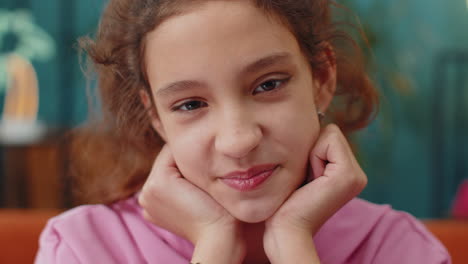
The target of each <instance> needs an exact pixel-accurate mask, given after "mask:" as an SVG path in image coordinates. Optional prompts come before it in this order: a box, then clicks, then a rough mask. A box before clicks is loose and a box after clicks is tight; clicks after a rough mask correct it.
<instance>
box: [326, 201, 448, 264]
mask: <svg viewBox="0 0 468 264" xmlns="http://www.w3.org/2000/svg"><path fill="white" fill-rule="evenodd" d="M317 237H318V239H320V242H321V243H322V245H324V246H327V245H328V246H329V245H332V243H335V244H336V243H338V244H340V247H341V248H343V249H344V250H342V254H341V255H340V257H341V261H345V262H346V263H428V264H432V263H434V264H435V263H440V264H442V263H451V262H450V256H449V254H448V252H447V250H446V249H445V247H444V246H443V245H442V244H441V243H440V242H439V241H438V240H437V239H436V238H435V237H434V236H433V235H432V234H431V233H430V232H429V231H428V230H427V228H426V227H425V226H424V225H423V224H422V223H421V222H420V221H419V220H417V219H416V218H414V217H413V216H412V215H410V214H408V213H406V212H402V211H397V210H393V209H392V208H391V207H390V206H389V205H377V204H373V203H370V202H367V201H364V200H361V199H354V200H352V201H350V202H349V203H348V204H347V205H346V206H344V207H343V208H342V209H341V210H340V211H338V212H337V213H336V214H335V215H334V216H333V217H332V218H331V219H330V220H329V221H328V222H327V223H326V224H325V225H324V226H323V228H322V230H321V231H320V232H319V233H318V234H317ZM322 250H324V251H325V252H326V251H327V250H326V249H325V248H323V249H322ZM325 255H327V254H326V253H325ZM330 258H333V257H330ZM335 263H338V262H335Z"/></svg>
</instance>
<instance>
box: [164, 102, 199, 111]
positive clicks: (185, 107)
mask: <svg viewBox="0 0 468 264" xmlns="http://www.w3.org/2000/svg"><path fill="white" fill-rule="evenodd" d="M206 106H208V104H207V103H205V102H202V101H196V100H192V101H186V102H184V103H182V104H180V105H176V106H174V107H173V108H172V111H194V110H197V109H198V108H202V107H206Z"/></svg>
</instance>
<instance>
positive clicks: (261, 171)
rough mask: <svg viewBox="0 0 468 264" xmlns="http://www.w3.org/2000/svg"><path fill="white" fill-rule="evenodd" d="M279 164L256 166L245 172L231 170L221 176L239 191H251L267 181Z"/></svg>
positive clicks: (222, 179)
mask: <svg viewBox="0 0 468 264" xmlns="http://www.w3.org/2000/svg"><path fill="white" fill-rule="evenodd" d="M278 167H279V165H271V164H270V165H261V166H256V167H253V168H251V169H249V170H248V171H245V172H240V171H236V172H231V173H229V174H227V175H226V176H225V177H223V178H221V181H223V182H224V183H225V184H226V185H228V186H229V187H231V188H234V189H236V190H238V191H242V192H245V191H250V190H253V189H255V188H257V187H258V186H260V185H261V184H262V183H263V182H265V181H266V180H267V179H268V178H269V177H270V176H271V175H272V174H273V172H275V171H276V169H277V168H278Z"/></svg>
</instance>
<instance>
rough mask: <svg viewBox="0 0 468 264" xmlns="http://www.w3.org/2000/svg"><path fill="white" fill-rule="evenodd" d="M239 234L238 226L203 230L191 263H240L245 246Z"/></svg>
mask: <svg viewBox="0 0 468 264" xmlns="http://www.w3.org/2000/svg"><path fill="white" fill-rule="evenodd" d="M241 234H242V232H241V230H240V224H237V225H235V226H224V227H218V226H214V227H211V228H207V229H205V230H204V232H203V233H202V234H200V236H199V238H198V239H197V241H196V244H195V250H194V252H193V256H192V261H191V263H200V264H211V263H213V264H214V263H216V264H217V263H223V264H224V263H226V264H240V263H242V261H243V259H244V257H245V254H246V246H245V241H244V240H243V238H242V235H241Z"/></svg>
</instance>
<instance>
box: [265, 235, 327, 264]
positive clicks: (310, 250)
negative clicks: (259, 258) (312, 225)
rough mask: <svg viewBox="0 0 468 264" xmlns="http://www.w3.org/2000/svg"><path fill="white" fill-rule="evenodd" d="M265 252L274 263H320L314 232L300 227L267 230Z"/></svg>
mask: <svg viewBox="0 0 468 264" xmlns="http://www.w3.org/2000/svg"><path fill="white" fill-rule="evenodd" d="M263 242H264V243H263V244H264V249H265V253H266V255H267V257H268V259H269V260H270V262H271V263H272V264H276V263H298V264H302V263H304V264H305V263H307V264H311V263H313V264H318V263H320V260H319V257H318V255H317V252H316V250H315V244H314V241H313V238H312V234H311V233H310V232H308V231H306V230H303V229H299V228H276V229H271V230H268V229H267V230H266V231H265V235H264V241H263Z"/></svg>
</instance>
